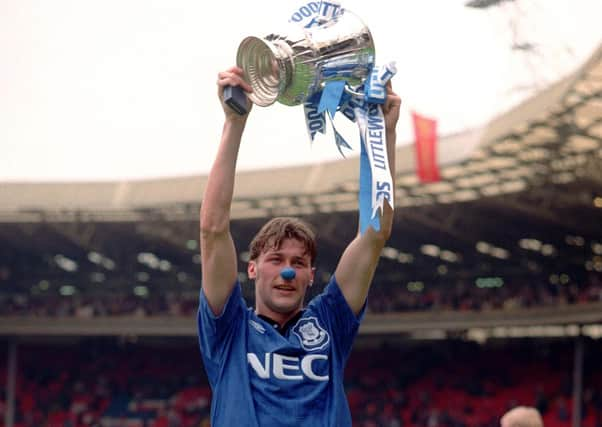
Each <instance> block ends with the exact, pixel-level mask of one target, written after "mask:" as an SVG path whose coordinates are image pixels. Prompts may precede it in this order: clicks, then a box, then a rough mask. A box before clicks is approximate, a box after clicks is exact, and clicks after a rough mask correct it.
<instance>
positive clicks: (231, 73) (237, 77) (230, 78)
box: [217, 67, 253, 119]
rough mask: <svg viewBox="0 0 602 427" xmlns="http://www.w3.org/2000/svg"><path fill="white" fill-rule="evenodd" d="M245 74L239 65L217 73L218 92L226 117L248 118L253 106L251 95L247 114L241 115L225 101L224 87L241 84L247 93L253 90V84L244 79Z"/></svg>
mask: <svg viewBox="0 0 602 427" xmlns="http://www.w3.org/2000/svg"><path fill="white" fill-rule="evenodd" d="M243 75H244V74H243V71H242V69H241V68H238V67H231V68H229V69H228V70H226V71H222V72H220V73H218V75H217V94H218V96H219V100H220V102H221V104H222V108H223V109H224V114H225V115H226V119H241V118H245V119H246V117H247V116H248V115H249V113H250V112H251V108H252V107H253V103H252V102H251V100H249V97H247V114H244V115H242V116H241V115H240V114H238V113H237V112H236V111H234V110H233V109H232V108H230V107H229V106H228V105H226V103H225V102H224V88H225V87H226V86H240V87H241V88H242V89H243V90H244V91H245V92H246V93H251V92H253V89H252V88H251V86H250V85H249V84H248V83H247V82H245V81H244V79H243Z"/></svg>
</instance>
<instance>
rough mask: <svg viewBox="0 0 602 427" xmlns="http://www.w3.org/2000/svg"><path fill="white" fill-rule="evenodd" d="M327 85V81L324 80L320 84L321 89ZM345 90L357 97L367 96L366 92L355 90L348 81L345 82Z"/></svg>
mask: <svg viewBox="0 0 602 427" xmlns="http://www.w3.org/2000/svg"><path fill="white" fill-rule="evenodd" d="M325 87H326V82H322V83H321V84H320V89H324V88H325ZM344 90H345V92H347V93H348V94H349V95H351V96H355V97H356V98H360V99H364V98H365V97H366V95H365V94H363V93H362V92H358V91H356V90H354V89H353V88H352V87H351V86H349V84H348V83H345V88H344Z"/></svg>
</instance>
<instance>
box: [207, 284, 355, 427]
mask: <svg viewBox="0 0 602 427" xmlns="http://www.w3.org/2000/svg"><path fill="white" fill-rule="evenodd" d="M364 309H365V306H364ZM364 309H362V311H361V313H360V315H359V316H357V317H356V316H355V315H354V314H353V312H352V310H351V308H350V307H349V305H348V304H347V301H346V300H345V298H344V296H343V294H342V293H341V290H340V288H339V285H338V284H337V282H336V280H335V278H334V276H333V277H332V278H331V280H330V283H329V284H328V286H327V287H326V288H325V290H324V292H323V293H322V294H320V295H318V296H317V297H315V298H314V299H313V300H312V301H311V302H310V303H309V305H308V306H307V308H306V309H305V310H304V311H303V314H302V315H301V317H300V318H299V319H298V320H297V322H296V323H295V324H294V325H293V326H292V327H290V328H289V329H288V330H287V331H285V333H284V334H283V335H282V334H281V333H280V332H279V331H278V330H276V329H275V328H274V327H273V326H272V325H271V324H270V323H269V322H267V321H265V320H263V319H262V318H260V317H258V316H257V315H256V314H255V311H254V310H253V309H252V308H248V307H247V305H246V303H245V300H244V299H243V298H242V294H241V289H240V284H239V283H236V285H235V287H234V289H233V291H232V294H231V295H230V297H229V299H228V301H227V302H226V305H225V307H224V309H223V312H222V313H221V314H220V315H219V316H217V317H216V316H215V315H214V314H213V312H212V311H211V309H210V308H209V305H208V303H207V300H206V298H205V295H204V293H203V291H201V296H200V305H199V311H198V328H199V344H200V347H201V353H202V355H203V362H204V364H205V369H206V371H207V376H208V378H209V382H210V384H211V388H212V391H213V399H212V402H211V426H212V427H232V426H237V427H238V426H240V427H272V426H274V427H276V426H277V427H289V426H290V427H303V426H308V427H309V426H311V427H335V426H336V427H344V426H351V414H350V411H349V405H348V403H347V398H346V396H345V391H344V387H343V370H344V367H345V363H346V361H347V358H348V356H349V353H350V351H351V347H352V343H353V339H354V338H355V335H356V334H357V330H358V327H359V324H360V320H361V318H362V316H363V313H364Z"/></svg>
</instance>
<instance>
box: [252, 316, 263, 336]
mask: <svg viewBox="0 0 602 427" xmlns="http://www.w3.org/2000/svg"><path fill="white" fill-rule="evenodd" d="M249 324H250V325H251V326H253V328H255V330H256V331H257V332H259V333H260V334H265V328H264V327H263V326H262V325H261V324H260V323H258V322H256V321H254V320H252V319H250V320H249Z"/></svg>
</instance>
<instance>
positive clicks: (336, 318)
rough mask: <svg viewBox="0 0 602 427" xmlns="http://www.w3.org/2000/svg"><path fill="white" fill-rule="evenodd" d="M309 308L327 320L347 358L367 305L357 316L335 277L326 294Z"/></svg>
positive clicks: (322, 294) (319, 296) (333, 335)
mask: <svg viewBox="0 0 602 427" xmlns="http://www.w3.org/2000/svg"><path fill="white" fill-rule="evenodd" d="M308 308H310V309H312V310H315V311H316V312H318V313H319V314H320V317H321V318H323V319H326V320H327V322H328V325H329V329H330V333H331V336H332V337H333V340H334V341H335V342H336V344H337V347H338V348H339V349H340V350H341V351H342V353H343V354H344V355H345V357H346V356H347V355H348V354H349V352H350V351H351V346H352V345H353V339H354V338H355V336H356V335H357V331H358V329H359V326H360V323H361V321H362V319H363V317H364V314H365V311H366V303H365V302H364V305H363V306H362V309H361V310H360V312H359V314H358V315H357V316H356V315H355V313H353V310H351V307H349V304H348V303H347V300H346V299H345V296H344V295H343V292H342V291H341V288H340V287H339V284H338V283H337V281H336V278H335V277H334V275H333V276H332V277H331V278H330V282H329V283H328V285H327V286H326V288H325V289H324V292H322V293H321V294H320V295H318V296H317V297H316V298H314V299H313V300H312V301H311V302H310V304H309V306H308Z"/></svg>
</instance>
